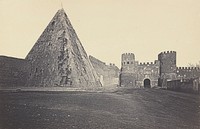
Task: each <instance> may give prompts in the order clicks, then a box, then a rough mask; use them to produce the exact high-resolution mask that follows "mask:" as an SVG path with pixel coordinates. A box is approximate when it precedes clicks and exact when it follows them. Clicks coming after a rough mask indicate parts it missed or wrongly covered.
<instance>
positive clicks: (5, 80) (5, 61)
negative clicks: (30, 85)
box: [0, 56, 30, 87]
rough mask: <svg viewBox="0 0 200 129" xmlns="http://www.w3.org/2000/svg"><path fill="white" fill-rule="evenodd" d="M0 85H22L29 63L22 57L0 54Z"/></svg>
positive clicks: (28, 73)
mask: <svg viewBox="0 0 200 129" xmlns="http://www.w3.org/2000/svg"><path fill="white" fill-rule="evenodd" d="M0 73H1V74H0V87H24V86H25V85H26V83H27V81H28V77H29V75H30V64H29V63H28V62H27V61H26V60H24V59H18V58H13V57H6V56H0Z"/></svg>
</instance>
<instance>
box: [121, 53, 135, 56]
mask: <svg viewBox="0 0 200 129" xmlns="http://www.w3.org/2000/svg"><path fill="white" fill-rule="evenodd" d="M128 55H134V54H133V53H123V54H122V56H128Z"/></svg>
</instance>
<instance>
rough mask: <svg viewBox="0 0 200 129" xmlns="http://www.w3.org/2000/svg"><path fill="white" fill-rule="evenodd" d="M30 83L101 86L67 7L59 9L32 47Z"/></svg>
mask: <svg viewBox="0 0 200 129" xmlns="http://www.w3.org/2000/svg"><path fill="white" fill-rule="evenodd" d="M26 60H28V61H29V62H30V64H31V73H30V75H29V80H28V83H27V85H28V86H35V87H52V86H61V87H78V88H80V87H98V86H100V85H101V84H100V82H99V79H98V76H97V74H96V71H95V70H94V68H93V66H92V64H91V62H90V61H89V58H88V56H87V53H86V51H85V50H84V48H83V46H82V44H81V42H80V40H79V38H78V36H77V34H76V32H75V30H74V29H73V27H72V25H71V23H70V21H69V19H68V17H67V15H66V13H65V11H64V9H60V10H58V12H57V13H56V14H55V16H54V17H53V19H52V20H51V22H50V23H49V24H48V26H47V27H46V29H45V30H44V32H43V33H42V35H41V36H40V37H39V39H38V40H37V42H36V43H35V45H34V46H33V48H32V49H31V51H30V52H29V53H28V55H27V56H26Z"/></svg>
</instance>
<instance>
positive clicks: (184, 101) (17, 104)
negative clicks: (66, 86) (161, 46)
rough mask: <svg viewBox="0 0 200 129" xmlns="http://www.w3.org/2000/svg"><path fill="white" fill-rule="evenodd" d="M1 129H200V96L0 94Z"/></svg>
mask: <svg viewBox="0 0 200 129" xmlns="http://www.w3.org/2000/svg"><path fill="white" fill-rule="evenodd" d="M0 128H1V129H200V96H197V95H190V94H184V93H176V92H172V91H165V90H158V89H126V90H122V89H121V90H120V91H117V92H114V93H94V92H93V93H91V92H77V91H76V92H73V91H71V92H15V93H13V92H0Z"/></svg>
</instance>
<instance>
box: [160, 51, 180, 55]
mask: <svg viewBox="0 0 200 129" xmlns="http://www.w3.org/2000/svg"><path fill="white" fill-rule="evenodd" d="M174 53H176V51H163V52H161V53H160V54H174ZM160 54H159V55H160Z"/></svg>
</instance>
